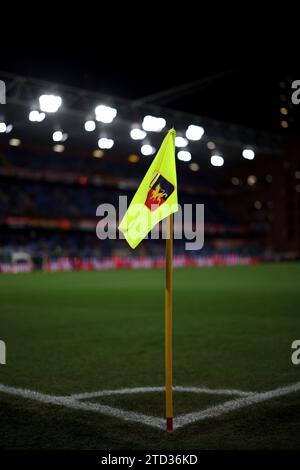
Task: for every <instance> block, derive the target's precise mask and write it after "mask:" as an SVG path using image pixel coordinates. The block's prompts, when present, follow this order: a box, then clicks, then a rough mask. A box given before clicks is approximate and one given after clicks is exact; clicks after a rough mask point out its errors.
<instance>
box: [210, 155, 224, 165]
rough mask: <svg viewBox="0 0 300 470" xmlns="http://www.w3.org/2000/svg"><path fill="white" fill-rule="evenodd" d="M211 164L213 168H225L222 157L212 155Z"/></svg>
mask: <svg viewBox="0 0 300 470" xmlns="http://www.w3.org/2000/svg"><path fill="white" fill-rule="evenodd" d="M210 163H211V164H212V166H223V165H224V158H223V157H221V155H212V157H211V159H210Z"/></svg>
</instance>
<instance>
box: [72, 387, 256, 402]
mask: <svg viewBox="0 0 300 470" xmlns="http://www.w3.org/2000/svg"><path fill="white" fill-rule="evenodd" d="M164 391H165V388H164V387H135V388H121V389H118V390H99V391H96V392H86V393H76V394H73V395H71V398H73V399H75V400H85V399H87V398H96V397H106V396H110V395H129V394H135V393H149V392H164ZM173 391H174V392H191V393H205V394H208V395H235V396H240V397H243V396H249V395H253V394H254V393H256V392H245V391H243V390H227V389H224V390H223V389H213V388H207V387H181V386H175V387H173Z"/></svg>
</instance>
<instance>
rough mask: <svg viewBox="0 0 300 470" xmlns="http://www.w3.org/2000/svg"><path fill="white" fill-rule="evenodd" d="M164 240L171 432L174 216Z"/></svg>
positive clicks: (170, 428)
mask: <svg viewBox="0 0 300 470" xmlns="http://www.w3.org/2000/svg"><path fill="white" fill-rule="evenodd" d="M167 220H168V229H167V240H166V294H165V295H166V298H165V302H166V305H165V310H166V311H165V380H166V419H167V431H169V432H171V431H173V390H172V387H173V384H172V382H173V377H172V291H173V235H174V216H173V214H171V215H170V216H169V217H168V219H167Z"/></svg>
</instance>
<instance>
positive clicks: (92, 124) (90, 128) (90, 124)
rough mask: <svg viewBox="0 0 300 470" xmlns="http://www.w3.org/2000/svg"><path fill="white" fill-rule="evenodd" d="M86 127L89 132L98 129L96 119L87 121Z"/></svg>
mask: <svg viewBox="0 0 300 470" xmlns="http://www.w3.org/2000/svg"><path fill="white" fill-rule="evenodd" d="M84 128H85V130H86V131H87V132H93V131H94V130H95V129H96V123H95V121H92V120H90V121H86V122H85V123H84Z"/></svg>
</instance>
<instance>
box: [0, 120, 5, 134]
mask: <svg viewBox="0 0 300 470" xmlns="http://www.w3.org/2000/svg"><path fill="white" fill-rule="evenodd" d="M4 132H6V124H5V122H0V133H1V134H2V133H4Z"/></svg>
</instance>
